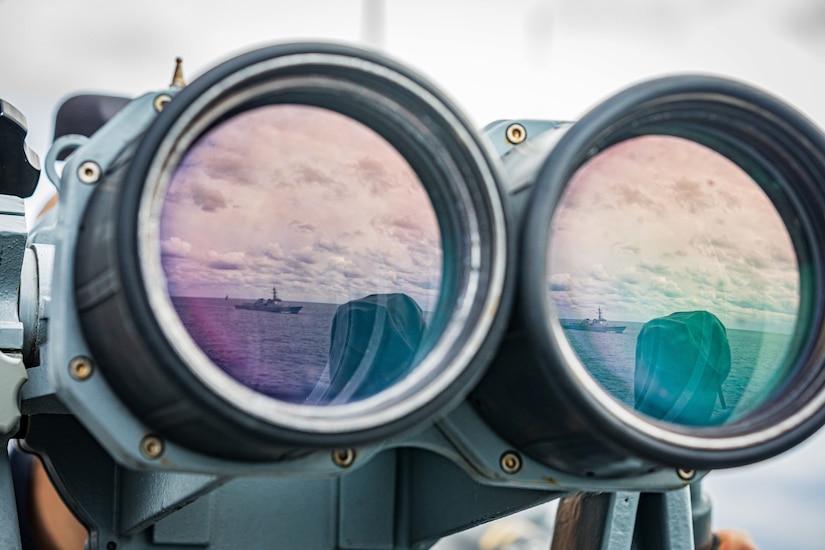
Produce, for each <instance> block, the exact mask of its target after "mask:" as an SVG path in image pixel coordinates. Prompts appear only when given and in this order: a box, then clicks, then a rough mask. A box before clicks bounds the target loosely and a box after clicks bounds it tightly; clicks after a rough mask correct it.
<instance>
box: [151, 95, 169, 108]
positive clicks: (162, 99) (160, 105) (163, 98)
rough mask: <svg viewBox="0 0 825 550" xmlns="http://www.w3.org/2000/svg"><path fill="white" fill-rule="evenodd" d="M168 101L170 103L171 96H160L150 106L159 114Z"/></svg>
mask: <svg viewBox="0 0 825 550" xmlns="http://www.w3.org/2000/svg"><path fill="white" fill-rule="evenodd" d="M170 101H172V96H170V95H169V94H160V95H159V96H157V97H156V98H155V101H154V102H153V103H152V105H154V107H155V110H156V111H157V112H161V111H162V110H163V108H164V107H166V104H167V103H169V102H170Z"/></svg>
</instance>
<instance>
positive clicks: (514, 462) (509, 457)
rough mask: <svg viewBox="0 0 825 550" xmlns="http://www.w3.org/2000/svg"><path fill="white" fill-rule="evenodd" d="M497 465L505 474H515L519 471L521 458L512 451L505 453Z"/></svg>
mask: <svg viewBox="0 0 825 550" xmlns="http://www.w3.org/2000/svg"><path fill="white" fill-rule="evenodd" d="M499 464H500V465H501V469H502V470H504V473H506V474H517V473H519V472H520V471H521V457H520V456H519V455H518V453H516V452H514V451H507V452H506V453H504V454H503V455H501V460H499Z"/></svg>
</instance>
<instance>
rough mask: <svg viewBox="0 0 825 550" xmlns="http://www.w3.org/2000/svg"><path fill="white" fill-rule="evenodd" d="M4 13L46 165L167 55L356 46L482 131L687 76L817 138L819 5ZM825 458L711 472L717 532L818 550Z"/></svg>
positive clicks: (575, 110)
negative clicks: (309, 42)
mask: <svg viewBox="0 0 825 550" xmlns="http://www.w3.org/2000/svg"><path fill="white" fill-rule="evenodd" d="M0 9H2V18H3V23H4V25H3V31H2V33H0V46H2V51H3V55H0V97H3V98H4V99H6V100H8V101H10V102H11V103H12V104H14V105H15V106H16V107H18V108H19V109H20V110H21V111H22V112H23V113H25V115H26V116H27V117H28V121H29V126H30V139H29V141H30V143H31V145H32V146H33V147H34V148H35V149H36V150H37V151H39V152H40V153H41V156H42V155H45V150H46V148H47V145H48V143H49V141H50V139H51V123H52V122H51V121H52V116H53V113H54V109H55V106H56V105H57V104H58V102H59V101H60V99H61V98H63V97H66V96H67V95H69V94H72V93H76V92H79V91H94V92H100V93H111V94H122V95H129V96H134V95H138V94H141V93H143V92H145V91H147V90H155V89H159V88H162V87H164V86H165V85H167V84H168V83H169V80H170V78H171V73H172V68H173V63H174V58H175V57H176V56H182V57H183V58H184V67H185V71H186V73H187V76H188V77H189V78H190V79H191V78H193V77H194V76H196V75H197V74H198V73H201V72H203V71H205V70H206V69H207V68H209V67H211V66H213V65H214V64H215V63H216V62H218V61H220V60H223V59H226V58H228V57H230V56H232V55H233V54H236V53H238V52H241V51H244V50H247V49H249V48H250V47H253V46H256V45H261V44H268V43H272V42H275V41H284V40H292V39H298V38H300V39H306V38H323V39H334V40H344V41H348V42H354V43H359V42H363V40H365V39H367V40H369V41H370V43H372V44H374V45H377V46H379V47H382V48H383V49H385V50H386V51H387V52H388V53H389V54H390V55H392V56H393V57H395V58H397V59H399V60H402V61H403V62H405V63H408V64H410V65H412V66H414V67H415V68H417V69H418V70H420V71H421V72H423V73H424V74H426V75H428V76H429V77H430V78H431V79H432V80H433V81H435V82H437V83H438V85H439V86H440V87H441V88H442V89H444V90H445V91H446V92H448V93H449V95H450V96H452V97H453V98H454V99H455V101H456V102H457V103H458V104H459V105H461V106H462V107H463V108H464V109H465V111H466V112H467V113H468V114H469V116H470V117H471V118H472V120H474V121H475V122H476V123H477V124H478V125H479V126H482V125H484V124H486V123H488V122H490V121H491V120H495V119H499V118H508V117H525V118H528V117H529V118H543V119H562V120H575V119H576V118H578V117H579V116H581V114H582V113H583V112H585V111H586V110H587V109H588V108H589V107H590V106H592V105H593V104H595V103H596V102H597V101H599V100H600V99H602V98H605V97H607V96H609V95H610V94H612V93H614V92H615V91H616V90H618V89H619V88H622V87H625V86H627V85H629V84H631V83H634V82H637V81H639V80H642V79H645V78H650V77H654V76H660V75H662V74H668V73H683V72H697V71H700V72H705V73H707V72H710V73H714V74H721V75H727V76H730V77H734V78H737V79H740V80H745V81H747V82H751V83H753V84H755V85H758V86H759V87H761V88H764V89H767V90H770V91H772V92H773V93H775V94H777V95H779V96H780V97H782V98H784V99H785V100H786V101H788V102H790V103H791V104H793V105H794V106H796V107H797V108H798V109H800V110H801V111H803V112H804V113H807V114H808V115H809V116H810V117H812V118H813V119H814V120H815V121H816V122H818V123H819V124H825V101H823V97H825V4H823V3H822V2H821V0H784V1H782V2H778V1H775V0H693V1H684V0H545V1H542V0H510V1H508V2H497V1H493V0H473V1H470V0H455V1H452V2H447V1H443V0H418V1H414V2H413V1H400V0H393V1H392V2H388V3H387V6H386V10H385V16H384V18H383V20H384V25H383V27H382V28H383V32H376V31H375V29H374V28H372V27H371V28H372V29H373V30H370V29H369V28H366V27H365V25H364V24H363V21H364V19H365V18H364V17H363V10H362V2H361V1H359V0H325V1H314V2H309V1H308V2H301V3H299V2H285V1H277V0H276V1H272V0H267V1H264V0H235V1H233V2H232V3H226V2H220V1H214V0H176V1H175V2H168V1H164V0H142V1H140V2H110V1H105V0H61V1H58V0H0ZM367 19H368V18H367ZM41 193H42V194H47V193H48V186H46V185H44V186H42V191H41ZM33 208H34V207H33ZM823 456H825V436H818V437H816V438H814V439H812V440H811V441H810V442H809V443H808V444H806V445H805V446H803V447H802V448H800V449H799V450H798V451H794V452H792V453H789V454H787V455H784V456H783V457H780V458H778V459H774V460H771V461H768V462H767V463H763V464H760V465H756V466H752V467H750V468H745V469H741V470H738V471H734V472H720V473H715V474H714V475H713V477H712V478H711V480H710V481H709V482H708V485H709V486H710V488H711V491H712V492H713V496H714V500H715V502H716V508H715V517H716V518H717V523H719V524H720V525H727V526H736V527H740V528H744V529H748V530H750V531H751V532H752V533H753V534H754V536H755V537H756V539H757V541H758V542H760V543H761V544H762V548H767V549H771V548H797V549H800V548H804V549H811V550H814V549H819V548H821V547H822V541H823V540H825V523H823V522H822V517H823V515H825V497H823V496H822V495H825V475H823V474H822V473H821V467H820V465H821V462H822V457H823Z"/></svg>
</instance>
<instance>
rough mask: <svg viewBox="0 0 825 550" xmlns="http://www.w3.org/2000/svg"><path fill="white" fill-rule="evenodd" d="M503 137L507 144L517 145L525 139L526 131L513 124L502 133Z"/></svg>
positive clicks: (517, 124)
mask: <svg viewBox="0 0 825 550" xmlns="http://www.w3.org/2000/svg"><path fill="white" fill-rule="evenodd" d="M504 137H506V138H507V142H508V143H512V144H513V145H518V144H519V143H522V142H523V141H524V140H525V139H527V129H526V128H525V127H524V126H522V125H521V124H519V123H518V122H514V123H512V124H511V125H509V126H508V127H507V130H505V131H504Z"/></svg>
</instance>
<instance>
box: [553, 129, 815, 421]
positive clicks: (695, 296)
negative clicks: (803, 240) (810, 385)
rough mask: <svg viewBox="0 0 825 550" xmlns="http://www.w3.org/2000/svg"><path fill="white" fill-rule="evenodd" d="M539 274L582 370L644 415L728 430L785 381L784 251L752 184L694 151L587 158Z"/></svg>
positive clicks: (655, 138) (795, 286)
mask: <svg viewBox="0 0 825 550" xmlns="http://www.w3.org/2000/svg"><path fill="white" fill-rule="evenodd" d="M547 273H548V276H547V288H548V296H549V299H550V300H551V302H552V305H553V307H554V310H555V311H556V312H557V314H558V316H559V318H560V322H561V325H562V328H563V332H564V335H565V337H566V338H567V340H568V341H569V343H570V345H571V347H572V348H573V350H574V351H575V352H576V353H577V354H578V356H579V358H580V360H581V362H582V364H583V365H584V366H585V368H586V369H587V370H588V372H589V373H590V374H591V375H592V376H593V377H594V378H595V379H596V380H597V381H598V382H599V383H600V384H601V386H602V387H603V388H604V389H605V390H607V392H608V393H609V394H610V395H611V396H613V397H614V398H615V399H616V400H618V401H619V402H621V403H623V404H625V405H626V406H627V407H629V408H631V409H634V410H636V411H638V412H640V413H643V414H645V415H647V416H648V417H652V418H655V419H657V420H662V421H666V422H671V423H674V424H679V425H685V426H716V425H722V424H726V423H729V422H732V421H734V420H736V419H738V418H741V417H742V416H743V415H746V414H747V413H749V412H751V411H753V410H754V409H756V408H757V407H759V406H760V405H762V404H764V403H765V402H766V400H767V399H769V398H770V397H771V396H773V395H775V394H776V392H777V391H778V390H779V389H780V388H781V386H782V385H783V383H784V382H785V381H786V380H787V377H788V375H789V372H790V370H791V366H792V365H791V360H790V359H791V358H792V355H793V351H794V350H792V349H791V343H792V340H793V334H794V331H795V330H800V329H799V328H798V327H797V318H798V311H799V302H800V283H799V280H800V279H799V267H798V262H797V258H796V254H795V251H794V246H793V243H792V242H791V238H790V236H789V233H788V231H787V229H786V227H785V224H784V223H783V221H782V219H781V217H780V216H779V214H778V212H777V211H776V209H775V208H774V206H773V204H772V203H771V201H770V199H769V198H768V196H767V195H766V194H765V192H764V191H763V190H762V188H761V187H760V186H759V184H757V183H756V182H755V181H754V180H753V179H752V178H751V177H750V176H748V174H747V173H745V172H744V171H743V170H742V169H741V168H739V167H738V166H737V165H736V164H734V163H733V162H731V161H730V160H729V159H727V158H726V157H724V156H722V155H720V154H718V153H717V152H715V151H713V150H711V149H709V148H707V147H705V146H702V145H699V144H697V143H695V142H692V141H688V140H685V139H682V138H677V137H671V136H659V135H649V136H643V137H637V138H633V139H629V140H626V141H623V142H621V143H618V144H616V145H614V146H612V147H609V148H607V149H605V150H603V151H601V152H600V153H598V154H597V155H595V156H594V157H593V158H591V159H590V160H589V161H588V162H586V163H585V164H584V165H583V166H582V167H581V168H580V169H579V170H578V171H577V172H576V173H575V174H574V176H573V177H572V178H571V180H570V181H569V183H568V185H567V188H566V189H565V191H564V194H563V196H562V199H561V201H560V203H559V206H558V208H557V209H556V211H555V214H554V217H553V220H552V226H551V237H550V244H549V251H548V265H547Z"/></svg>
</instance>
